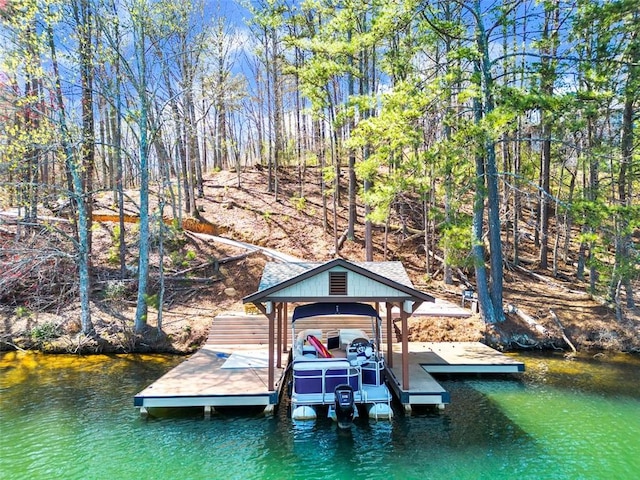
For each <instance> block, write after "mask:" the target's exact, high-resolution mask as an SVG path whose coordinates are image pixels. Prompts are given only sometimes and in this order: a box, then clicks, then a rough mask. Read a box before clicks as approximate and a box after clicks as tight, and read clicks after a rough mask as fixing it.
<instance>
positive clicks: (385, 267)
mask: <svg viewBox="0 0 640 480" xmlns="http://www.w3.org/2000/svg"><path fill="white" fill-rule="evenodd" d="M325 263H327V262H299V263H280V262H268V263H267V264H266V265H265V266H264V270H263V271H262V277H261V278H260V284H259V285H258V291H259V292H260V291H262V290H266V289H267V288H271V287H273V286H275V285H278V284H280V283H282V282H285V281H287V280H290V279H292V278H294V277H297V276H298V275H301V274H303V273H305V272H308V271H309V270H313V269H314V268H317V267H319V266H321V265H324V264H325ZM349 263H351V264H353V265H355V266H357V267H360V268H363V269H365V270H368V271H370V272H372V273H375V274H377V275H380V276H381V277H385V278H388V279H389V280H392V281H394V282H396V283H399V284H401V285H405V286H407V287H411V288H413V284H412V283H411V280H410V279H409V275H408V274H407V271H406V270H405V269H404V266H403V265H402V262H349Z"/></svg>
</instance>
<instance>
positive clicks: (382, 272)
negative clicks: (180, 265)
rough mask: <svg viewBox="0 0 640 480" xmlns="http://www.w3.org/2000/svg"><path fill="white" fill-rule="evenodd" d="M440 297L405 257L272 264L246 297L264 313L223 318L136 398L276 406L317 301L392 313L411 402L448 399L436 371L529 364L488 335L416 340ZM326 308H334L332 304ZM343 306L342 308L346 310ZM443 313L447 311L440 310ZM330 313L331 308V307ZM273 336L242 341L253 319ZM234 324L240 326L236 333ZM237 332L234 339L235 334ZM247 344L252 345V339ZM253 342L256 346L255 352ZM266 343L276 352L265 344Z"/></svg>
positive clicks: (397, 358)
mask: <svg viewBox="0 0 640 480" xmlns="http://www.w3.org/2000/svg"><path fill="white" fill-rule="evenodd" d="M434 302H436V299H435V298H434V297H433V296H431V295H429V294H427V293H425V292H421V291H419V290H417V289H415V288H414V287H413V285H412V283H411V280H410V279H409V276H408V274H407V272H406V270H405V269H404V266H403V265H402V263H401V262H350V261H347V260H344V259H341V258H337V259H334V260H330V261H327V262H285V263H280V262H269V263H267V264H266V265H265V267H264V270H263V273H262V276H261V279H260V283H259V285H258V290H257V291H256V292H255V293H253V294H250V295H248V296H246V297H245V298H244V299H243V303H244V304H249V305H253V306H254V307H255V309H256V310H257V312H260V314H261V315H260V314H259V315H255V314H254V315H249V314H245V315H237V316H233V318H234V319H235V320H234V321H237V322H242V323H236V324H235V326H234V329H233V330H232V331H229V332H228V333H225V334H224V335H227V336H228V337H230V338H229V339H226V338H222V336H223V334H220V333H216V328H215V326H216V323H221V322H222V321H223V320H224V319H223V318H220V317H216V319H214V328H212V332H211V333H210V338H209V341H208V342H207V345H205V347H203V348H202V349H201V350H200V351H199V352H198V353H196V354H195V355H194V356H192V357H191V358H190V359H189V360H187V361H185V362H183V363H182V364H180V365H178V366H177V367H176V368H175V369H173V370H172V371H170V372H168V373H167V374H166V375H165V376H163V377H162V378H160V379H159V380H158V381H156V382H155V383H154V384H152V385H150V386H149V387H147V388H146V389H145V390H143V391H142V392H140V393H139V394H137V395H136V396H135V399H134V405H135V406H137V407H140V409H141V412H145V411H146V409H147V407H156V406H161V407H174V406H203V407H204V409H205V414H207V412H209V413H210V412H212V411H213V410H214V409H215V408H216V407H219V406H237V405H264V407H265V411H267V412H269V411H272V410H273V408H274V407H275V405H277V403H278V402H279V400H280V398H281V392H282V389H283V384H284V377H285V374H286V367H287V363H288V361H289V357H288V353H289V352H290V350H291V346H292V344H293V339H290V338H289V331H290V327H291V325H290V323H291V317H292V315H291V313H290V311H291V312H292V311H293V310H294V308H295V307H298V308H300V307H302V306H306V305H308V306H309V308H313V309H316V310H318V311H320V310H323V308H324V309H326V308H329V309H333V310H335V314H336V315H335V316H334V317H335V319H334V320H333V321H334V325H338V326H340V325H341V322H345V321H346V320H344V319H345V318H347V317H346V316H345V315H344V314H345V313H346V314H348V313H350V312H349V311H348V309H349V308H351V306H353V305H357V304H368V305H371V306H372V307H373V309H374V310H375V312H377V314H378V316H379V317H380V318H382V319H383V322H382V323H383V328H382V332H378V333H381V334H382V337H383V338H382V339H381V340H382V344H383V345H382V346H383V350H384V352H385V359H386V372H385V373H386V378H387V383H388V386H389V388H390V389H392V390H393V391H394V393H395V395H396V397H397V398H398V399H399V400H400V402H401V403H402V404H403V405H404V407H405V410H406V411H410V410H411V405H425V404H426V405H438V406H444V405H445V404H447V403H449V402H450V398H449V393H448V392H447V391H446V390H445V389H444V388H443V387H442V386H441V385H440V384H439V383H438V382H437V381H436V380H435V379H434V378H433V377H432V376H431V373H472V372H474V373H484V372H490V373H511V372H520V371H523V370H524V365H523V364H522V363H520V362H516V361H514V360H512V359H510V358H509V357H506V356H504V355H502V354H501V353H500V352H497V351H496V350H493V349H492V348H490V347H488V346H486V345H483V344H481V343H479V342H470V343H467V342H458V343H437V342H409V335H408V333H409V322H408V320H409V318H410V317H411V316H412V315H413V314H414V313H416V312H417V311H418V309H419V307H421V306H423V309H424V306H425V305H437V304H435V303H434ZM323 306H324V307H323ZM341 310H342V311H341ZM433 311H435V312H436V313H434V314H433V315H437V316H441V314H442V311H441V310H439V309H438V308H434V309H433ZM323 314H326V312H324V313H323ZM265 319H266V323H267V335H266V338H265V339H261V340H259V341H255V342H247V341H246V340H245V341H244V343H245V344H244V345H243V344H241V343H243V341H241V340H240V332H241V331H242V330H243V329H245V328H250V325H251V324H255V325H257V324H263V323H264V321H265ZM234 332H236V334H235V335H234ZM234 336H235V337H236V339H235V340H234V339H233V337H234ZM246 343H252V344H251V345H247V344H246ZM248 348H251V349H250V350H249V349H248ZM265 350H266V351H265Z"/></svg>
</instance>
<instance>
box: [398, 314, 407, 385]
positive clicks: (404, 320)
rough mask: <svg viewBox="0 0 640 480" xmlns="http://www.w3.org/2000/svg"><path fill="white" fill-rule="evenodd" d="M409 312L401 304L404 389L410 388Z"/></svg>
mask: <svg viewBox="0 0 640 480" xmlns="http://www.w3.org/2000/svg"><path fill="white" fill-rule="evenodd" d="M408 317H409V315H407V312H405V311H404V308H403V305H402V304H401V305H400V318H401V319H402V389H403V390H405V391H406V390H409V322H407V318H408Z"/></svg>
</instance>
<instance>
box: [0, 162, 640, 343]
mask: <svg viewBox="0 0 640 480" xmlns="http://www.w3.org/2000/svg"><path fill="white" fill-rule="evenodd" d="M280 175H281V177H282V178H279V185H280V191H279V195H278V198H277V199H276V198H275V196H274V194H273V193H268V192H267V173H266V172H265V171H261V170H259V169H249V170H247V171H245V172H242V175H241V176H240V177H238V175H237V174H236V173H233V172H226V171H223V172H219V173H216V174H212V175H211V176H209V177H208V179H207V180H206V183H205V191H204V197H203V198H199V199H198V205H199V209H200V216H201V219H202V220H203V222H204V223H200V227H198V228H196V229H197V230H199V231H200V233H204V234H216V235H220V236H223V237H226V238H230V239H234V240H239V241H242V242H247V243H250V244H253V245H258V246H263V247H268V248H270V249H273V250H277V251H279V252H282V253H286V254H288V255H292V256H295V257H297V258H300V259H301V260H303V261H325V260H329V259H331V258H334V257H335V256H336V255H335V253H334V250H335V241H334V235H333V228H332V225H333V217H332V216H331V214H330V216H329V218H328V227H327V231H326V232H325V229H324V228H323V219H322V211H323V208H322V196H321V195H320V188H319V179H318V173H317V171H316V170H314V169H309V170H308V171H307V173H306V177H305V179H304V182H299V181H298V173H297V171H290V172H286V173H280ZM300 185H302V188H303V189H304V190H303V192H301V191H300V189H301V187H300ZM128 193H129V198H130V200H131V201H130V202H129V203H128V205H127V213H128V214H130V215H132V216H136V215H137V211H136V207H135V205H137V192H135V191H131V192H128ZM346 196H347V194H346V190H345V192H344V195H343V199H344V202H343V203H344V205H345V206H344V207H339V216H338V218H337V222H336V223H337V225H338V233H339V234H341V233H342V232H343V231H344V229H345V228H346V223H347V218H346V215H347V211H346ZM111 205H112V198H111V194H105V195H103V196H100V197H99V198H98V199H97V203H96V205H95V207H94V215H96V214H98V215H105V216H103V217H97V216H96V217H94V218H102V221H96V222H95V223H94V227H93V250H92V251H93V256H92V265H93V268H94V274H95V278H94V281H93V292H92V302H91V319H92V322H93V325H94V328H95V335H94V336H90V337H86V336H84V335H80V334H79V331H80V307H79V302H78V300H77V281H74V280H73V278H74V274H73V266H72V264H70V263H69V262H70V261H69V259H68V258H67V259H66V260H65V258H66V254H68V253H69V252H71V251H72V250H71V246H70V245H71V244H70V243H68V242H67V243H66V245H67V246H68V250H67V249H65V247H64V245H65V241H64V240H60V239H64V235H59V234H56V233H54V234H52V233H51V232H52V231H58V230H65V229H67V230H68V227H69V226H68V225H66V224H65V221H60V222H57V221H49V224H50V225H53V227H51V226H49V227H47V228H39V229H38V228H36V229H34V230H32V232H31V233H26V232H23V231H19V230H18V229H17V228H18V227H17V226H16V225H15V222H11V221H10V220H8V219H9V218H10V217H7V216H4V217H3V216H2V215H0V268H2V269H3V271H4V272H5V273H6V272H15V271H16V268H14V267H15V266H16V265H18V264H20V265H22V267H21V268H20V269H18V270H19V273H20V274H19V275H14V276H15V277H16V278H17V280H16V281H14V282H13V283H11V282H9V280H7V279H8V278H9V277H10V275H5V280H4V281H3V280H0V300H1V301H0V319H1V323H0V350H6V349H14V348H19V349H37V350H41V351H48V352H77V353H90V352H95V353H98V352H101V353H112V352H132V351H138V352H140V351H152V352H171V353H191V352H193V351H195V350H196V349H197V348H199V347H200V346H201V345H202V344H203V343H204V341H205V340H206V338H207V335H208V330H209V327H210V325H211V322H212V320H213V318H214V317H215V316H216V315H218V314H220V313H222V312H230V311H238V312H242V311H243V310H244V306H243V304H242V298H243V297H244V296H246V295H248V294H251V293H253V292H255V291H256V290H257V288H258V282H259V280H260V275H261V273H262V269H263V267H264V264H265V262H267V261H268V258H267V257H266V256H265V255H263V254H261V253H259V252H254V253H248V252H247V250H246V249H243V248H239V247H235V246H229V245H225V244H222V243H218V242H213V241H211V240H210V239H208V238H207V237H206V236H205V235H194V234H192V233H190V232H185V233H176V234H175V235H174V236H173V237H172V238H170V239H169V240H168V241H167V242H165V250H166V252H167V253H166V254H165V255H166V258H165V262H164V265H165V271H164V275H165V283H166V290H165V294H164V295H165V296H164V307H163V309H162V323H161V328H160V329H158V328H157V322H158V310H157V308H155V307H153V306H151V307H150V308H149V313H148V325H149V328H148V329H147V331H146V332H144V333H143V334H142V335H138V334H134V333H133V328H132V327H133V318H134V315H135V304H136V297H135V294H136V284H135V280H133V279H130V280H126V281H121V280H119V268H118V263H117V249H118V245H117V241H116V240H115V239H117V237H118V235H117V233H118V227H117V223H115V222H113V221H109V220H110V219H109V215H114V214H116V213H117V212H116V211H115V210H114V209H113V208H112V206H111ZM330 207H331V205H329V208H330ZM169 210H170V209H169V208H166V209H165V215H167V214H169V213H170V212H169ZM5 213H6V212H5ZM55 215H59V213H58V214H54V213H53V212H52V216H55ZM358 215H359V217H358V218H359V220H360V221H359V223H358V226H357V231H356V237H357V238H356V240H355V241H346V242H345V243H344V245H343V246H342V248H341V249H340V252H339V255H340V256H341V257H343V258H345V259H348V260H352V261H363V260H364V241H363V230H364V228H363V224H362V219H363V212H361V211H359V212H358ZM409 215H410V214H409ZM405 219H407V217H405ZM191 223H193V222H191ZM391 223H392V224H393V223H399V219H398V218H394V219H392V222H391ZM187 226H189V225H188V224H187ZM523 227H524V228H525V229H526V228H531V227H529V226H527V224H523ZM52 229H53V230H52ZM156 230H157V228H156ZM126 231H127V234H126V238H127V244H128V250H127V251H128V253H127V258H128V264H129V265H135V260H136V253H137V246H136V241H137V226H136V225H135V224H127V227H126ZM384 238H385V233H384V229H383V228H378V227H376V228H374V245H375V247H374V248H375V250H374V260H376V261H381V260H401V261H402V262H403V264H404V266H405V268H406V269H407V272H408V273H409V276H410V277H411V279H412V282H413V283H414V286H415V287H416V288H418V289H420V290H423V291H426V292H428V293H430V294H432V295H433V296H435V297H437V298H441V299H445V300H449V301H451V302H453V303H456V304H459V303H460V301H461V295H460V294H461V288H460V286H459V282H457V283H456V284H455V285H445V284H444V283H443V282H442V278H441V277H442V275H441V268H440V266H439V265H436V266H434V267H433V270H434V273H433V274H432V275H426V274H425V253H424V245H423V236H422V235H408V234H406V233H402V232H401V231H400V230H399V229H396V230H393V229H391V230H390V232H389V233H388V235H386V239H387V241H386V255H385V242H384ZM521 238H522V240H521V244H520V248H521V258H523V259H524V260H525V262H523V263H522V265H523V266H522V267H517V268H514V267H512V266H507V268H505V271H504V274H505V278H504V301H505V305H513V306H515V307H516V308H517V310H518V312H521V313H522V314H523V315H516V314H515V313H508V314H507V320H506V321H505V322H504V323H502V324H500V325H498V326H487V325H485V324H484V322H483V321H482V319H481V318H480V316H479V315H478V314H476V315H472V316H471V317H470V318H465V319H457V318H425V317H422V318H417V317H416V318H412V319H411V320H410V330H411V339H412V340H419V341H476V340H478V341H483V342H485V343H488V344H490V345H492V346H494V347H497V348H500V349H503V350H514V349H522V348H528V349H532V348H536V349H559V350H560V349H562V350H566V351H568V352H571V350H572V346H573V347H575V348H576V349H577V350H579V351H583V350H588V351H596V350H598V351H600V350H604V351H625V352H640V312H639V311H638V309H635V310H630V309H624V310H622V311H621V312H620V314H619V315H616V311H615V308H614V307H613V306H612V305H610V304H607V303H606V302H605V301H604V300H600V299H598V298H596V297H594V296H592V295H590V294H587V293H585V292H586V288H587V287H588V282H585V281H577V280H576V279H575V266H574V264H573V262H575V258H576V255H575V252H570V259H572V260H570V261H569V263H568V264H563V265H562V268H561V269H560V270H559V274H558V275H557V276H556V277H552V276H551V275H550V273H551V272H550V271H542V270H540V269H538V268H537V264H536V262H535V261H533V260H532V259H533V258H534V256H533V253H534V251H535V249H534V246H533V241H532V240H531V239H532V238H533V231H527V230H522V232H521ZM156 240H157V235H155V236H153V238H152V242H155V241H156ZM52 244H53V245H52ZM153 245H156V243H153ZM61 250H63V251H64V250H66V251H64V252H63V253H64V254H63V255H61V254H60V253H61V252H60V251H61ZM152 255H153V258H152V265H155V267H152V271H151V275H150V287H151V290H152V291H153V292H154V293H157V288H158V285H159V282H158V279H159V271H158V269H157V265H158V264H159V261H158V257H157V255H158V250H157V248H154V249H153V254H152ZM154 268H155V270H154ZM134 270H135V268H134ZM464 273H465V274H467V275H468V276H469V278H471V280H472V281H473V275H472V274H473V272H470V271H466V272H464ZM131 276H132V277H134V276H135V275H131ZM18 277H19V278H18ZM634 286H635V292H636V295H637V294H638V292H640V284H638V283H636V284H635V285H634ZM154 300H155V299H154V297H152V298H151V299H150V301H149V303H150V304H151V305H153V304H154ZM635 302H636V304H638V305H640V298H635ZM512 310H513V309H512ZM523 318H526V319H528V321H526V320H525V319H523ZM532 322H533V323H532Z"/></svg>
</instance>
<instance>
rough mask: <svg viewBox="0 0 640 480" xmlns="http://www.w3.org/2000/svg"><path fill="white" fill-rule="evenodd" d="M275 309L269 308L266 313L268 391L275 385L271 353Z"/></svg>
mask: <svg viewBox="0 0 640 480" xmlns="http://www.w3.org/2000/svg"><path fill="white" fill-rule="evenodd" d="M275 310H276V309H273V310H271V313H269V314H268V315H267V318H268V319H269V378H268V385H267V388H268V389H269V391H270V392H271V391H273V390H275V388H274V385H275V381H274V376H275V375H274V373H275V372H274V367H273V360H274V358H273V357H274V355H273V353H274V352H273V350H274V347H275V346H274V336H275V331H274V330H275V316H276V312H275Z"/></svg>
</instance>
